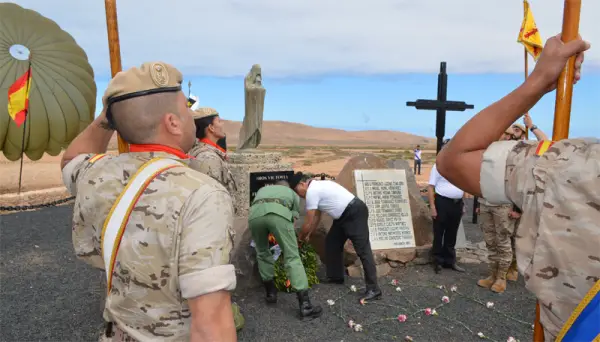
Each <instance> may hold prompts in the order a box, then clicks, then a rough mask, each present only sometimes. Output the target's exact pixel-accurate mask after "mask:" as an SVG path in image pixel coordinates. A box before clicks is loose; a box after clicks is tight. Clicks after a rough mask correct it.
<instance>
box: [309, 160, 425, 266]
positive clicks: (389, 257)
mask: <svg viewBox="0 0 600 342" xmlns="http://www.w3.org/2000/svg"><path fill="white" fill-rule="evenodd" d="M377 169H404V170H405V171H406V180H407V187H408V196H409V203H410V210H411V216H412V224H413V231H414V237H415V245H416V246H415V247H413V248H395V249H384V250H375V251H373V255H374V257H375V262H376V264H377V273H378V276H384V275H386V274H387V273H389V272H390V271H391V269H392V268H396V267H402V266H406V265H411V264H427V263H428V262H429V252H430V249H431V242H432V240H433V234H432V220H431V217H430V215H429V210H428V208H427V204H426V203H425V202H424V201H423V199H422V198H421V194H420V191H419V188H418V186H417V183H416V179H415V177H414V175H413V173H412V169H411V168H410V166H409V164H408V162H406V161H403V160H399V161H393V162H389V163H388V162H387V161H386V160H384V159H382V158H380V157H377V156H375V155H372V154H363V155H359V156H355V157H353V158H351V159H350V160H348V162H347V163H346V165H345V166H344V168H343V169H342V171H341V172H340V173H339V175H338V176H337V177H336V182H338V183H339V184H340V185H342V186H343V187H345V188H346V189H347V190H348V191H350V192H352V193H353V194H356V182H355V179H354V170H377ZM331 223H332V219H331V217H329V216H327V215H322V219H321V224H320V225H319V227H317V230H316V231H315V232H314V233H313V234H312V235H311V243H312V245H313V246H314V247H315V250H316V251H317V253H318V254H319V256H320V258H321V260H323V261H324V260H325V236H326V235H327V232H328V231H329V228H331ZM344 263H345V265H346V266H347V269H348V274H349V275H350V276H354V277H362V267H361V265H360V260H358V257H357V255H356V251H355V250H354V247H353V246H352V243H351V242H350V241H347V242H346V245H345V246H344Z"/></svg>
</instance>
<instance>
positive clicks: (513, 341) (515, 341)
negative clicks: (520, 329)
mask: <svg viewBox="0 0 600 342" xmlns="http://www.w3.org/2000/svg"><path fill="white" fill-rule="evenodd" d="M506 342H518V341H517V340H516V339H515V338H514V337H512V336H509V337H508V339H507V340H506Z"/></svg>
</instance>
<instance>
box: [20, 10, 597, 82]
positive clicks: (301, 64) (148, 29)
mask: <svg viewBox="0 0 600 342" xmlns="http://www.w3.org/2000/svg"><path fill="white" fill-rule="evenodd" d="M117 2H118V3H117V7H118V20H119V31H120V40H121V54H122V62H123V67H124V68H127V67H129V66H132V65H139V64H141V63H143V62H145V61H149V60H163V61H165V62H168V63H171V64H173V65H175V66H176V67H178V68H179V69H180V70H181V71H182V72H184V74H185V75H191V74H194V75H213V76H239V75H244V74H246V72H247V71H248V70H249V69H250V66H251V65H252V64H254V63H260V64H261V65H262V67H263V72H264V73H265V75H267V74H268V75H269V77H285V76H294V77H302V76H310V75H322V74H331V73H351V74H389V73H404V72H436V71H437V70H438V68H439V62H440V61H441V60H445V61H447V62H448V70H449V72H452V73H458V72H466V73H473V72H475V73H480V72H521V71H522V70H523V48H522V47H521V46H520V45H519V44H517V43H516V38H517V33H518V30H519V28H520V24H521V20H522V15H523V3H522V1H520V0H513V1H507V0H484V1H481V0H418V1H417V0H374V1H367V0H361V1H358V0H344V1H341V0H335V1H334V0H302V1H281V0H252V1H248V0H212V1H206V0H203V1H199V0H170V1H166V0H145V1H141V0H138V1H134V0H117ZM18 3H19V4H20V5H21V6H24V7H26V8H31V9H34V10H36V11H38V12H40V13H41V14H42V15H45V16H47V17H49V18H51V19H53V20H55V21H56V22H57V23H58V24H59V25H61V27H63V29H65V30H67V31H68V32H70V33H71V34H72V35H73V36H74V37H75V39H76V40H77V41H78V42H79V43H80V44H81V45H82V47H83V48H84V49H85V50H86V52H87V53H88V56H89V58H90V62H91V64H92V66H93V67H94V70H95V72H96V74H101V75H103V74H108V73H110V64H109V57H108V43H107V34H106V22H105V10H104V1H100V0H94V1H91V0H52V1H49V0H19V1H18ZM582 3H583V4H582V10H581V23H580V33H581V35H582V36H584V37H585V38H586V39H587V40H589V41H591V42H592V44H593V45H594V43H595V45H596V46H595V47H594V46H593V47H592V50H590V52H589V53H588V55H587V56H586V64H587V65H588V68H592V67H593V68H598V67H600V29H599V26H598V22H597V21H596V20H597V18H596V17H597V14H598V13H600V1H597V0H583V1H582ZM530 4H531V7H532V10H533V14H534V16H535V19H536V22H537V24H538V28H539V29H540V32H541V34H542V37H543V38H544V39H546V38H548V37H549V36H550V35H553V34H556V33H559V32H560V30H561V26H562V13H563V4H564V0H530Z"/></svg>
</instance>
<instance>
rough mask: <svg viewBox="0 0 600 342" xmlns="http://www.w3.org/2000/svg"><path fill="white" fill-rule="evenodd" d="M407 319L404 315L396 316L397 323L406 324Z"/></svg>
mask: <svg viewBox="0 0 600 342" xmlns="http://www.w3.org/2000/svg"><path fill="white" fill-rule="evenodd" d="M407 318H408V317H406V315H398V322H406V319H407Z"/></svg>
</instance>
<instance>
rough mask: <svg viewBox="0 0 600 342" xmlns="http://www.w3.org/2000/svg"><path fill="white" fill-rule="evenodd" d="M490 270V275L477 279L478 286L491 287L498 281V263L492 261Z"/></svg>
mask: <svg viewBox="0 0 600 342" xmlns="http://www.w3.org/2000/svg"><path fill="white" fill-rule="evenodd" d="M489 272H490V275H489V276H488V277H487V278H484V279H479V280H478V281H477V285H478V286H481V287H485V288H486V289H489V288H490V287H492V285H494V282H495V281H496V273H497V272H498V264H497V263H491V264H490V265H489Z"/></svg>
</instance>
